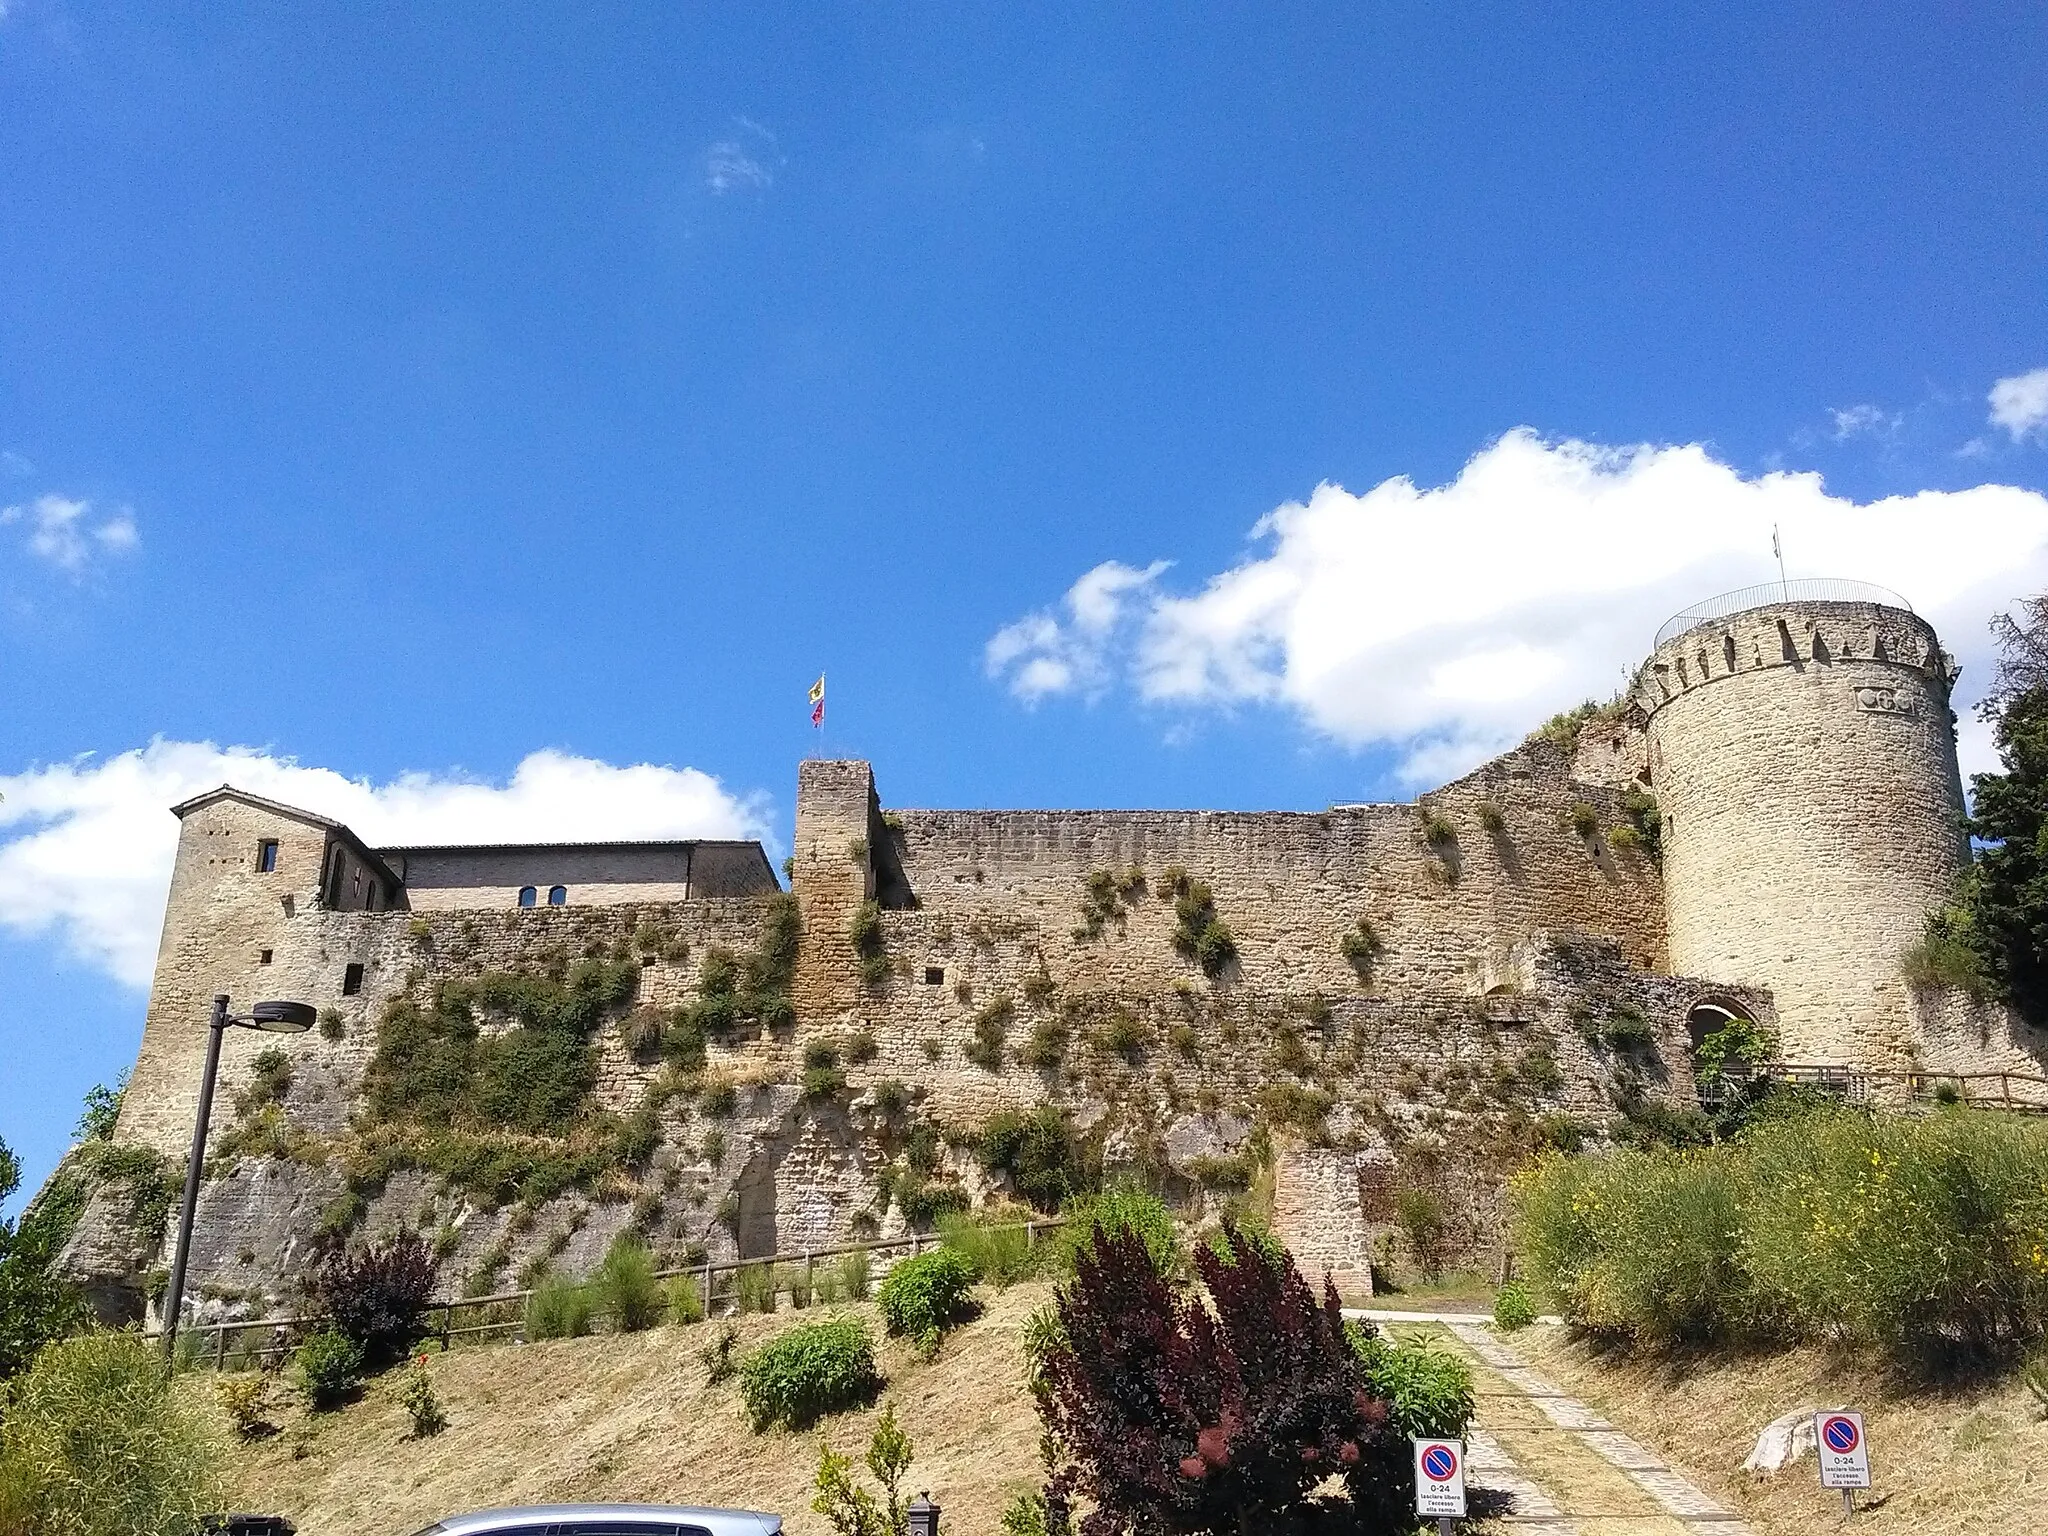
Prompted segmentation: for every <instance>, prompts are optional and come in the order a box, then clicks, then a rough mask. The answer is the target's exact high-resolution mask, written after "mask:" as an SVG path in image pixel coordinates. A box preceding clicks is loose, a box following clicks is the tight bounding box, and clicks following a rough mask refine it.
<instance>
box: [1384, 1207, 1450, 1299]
mask: <svg viewBox="0 0 2048 1536" xmlns="http://www.w3.org/2000/svg"><path fill="white" fill-rule="evenodd" d="M1394 1219H1395V1221H1396V1222H1397V1223H1398V1224H1399V1226H1400V1228H1401V1236H1402V1237H1403V1238H1404V1239H1405V1240H1406V1241H1407V1244H1408V1252H1409V1254H1410V1255H1411V1256H1412V1257H1413V1258H1414V1260H1415V1268H1416V1270H1417V1272H1418V1273H1420V1274H1421V1275H1422V1277H1423V1278H1424V1279H1425V1280H1434V1279H1436V1278H1437V1277H1438V1276H1439V1275H1441V1274H1442V1273H1443V1272H1444V1249H1445V1243H1446V1240H1447V1238H1448V1236H1449V1232H1450V1221H1449V1219H1448V1218H1447V1217H1446V1216H1445V1214H1444V1203H1443V1201H1441V1200H1439V1199H1438V1198H1437V1197H1436V1196H1435V1195H1434V1194H1432V1193H1431V1192H1430V1191H1429V1190H1426V1189H1414V1188H1409V1189H1404V1190H1402V1191H1401V1192H1400V1194H1399V1195H1397V1196H1396V1197H1395V1200H1394Z"/></svg>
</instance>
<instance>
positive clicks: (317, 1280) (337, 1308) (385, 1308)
mask: <svg viewBox="0 0 2048 1536" xmlns="http://www.w3.org/2000/svg"><path fill="white" fill-rule="evenodd" d="M434 1269H435V1263H434V1252H433V1249H432V1248H431V1247H429V1246H428V1244H427V1243H426V1241H425V1240H424V1239H423V1238H422V1237H421V1236H420V1235H419V1234H418V1233H417V1232H400V1233H398V1234H397V1235H396V1236H394V1237H391V1238H389V1239H387V1240H386V1241H384V1242H382V1243H370V1244H367V1245H365V1246H364V1247H361V1248H358V1249H355V1250H353V1251H351V1252H344V1253H337V1254H331V1255H329V1256H328V1258H326V1259H325V1260H324V1261H322V1263H321V1265H320V1267H319V1268H318V1269H317V1270H315V1271H314V1274H313V1296H314V1299H315V1303H316V1305H317V1306H318V1307H319V1309H320V1310H321V1311H322V1312H324V1313H325V1314H326V1315H327V1318H328V1320H329V1322H331V1323H332V1324H333V1326H334V1328H335V1330H336V1331H337V1332H339V1333H341V1334H343V1335H344V1336H345V1337H347V1338H349V1339H351V1340H353V1341H354V1342H355V1344H356V1346H357V1347H358V1348H359V1349H361V1351H362V1354H363V1364H364V1366H365V1367H366V1368H367V1369H370V1370H377V1369H380V1368H381V1367H383V1366H386V1365H389V1364H390V1363H391V1362H392V1361H394V1360H397V1359H399V1358H401V1357H402V1356H403V1355H404V1353H405V1351H406V1350H408V1349H409V1348H411V1347H412V1344H413V1342H414V1341H415V1340H416V1339H418V1338H419V1336H420V1332H421V1329H422V1327H423V1321H422V1320H423V1318H424V1317H425V1314H426V1310H427V1303H428V1301H429V1300H431V1299H432V1297H433V1294H434Z"/></svg>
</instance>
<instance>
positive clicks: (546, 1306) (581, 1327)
mask: <svg viewBox="0 0 2048 1536" xmlns="http://www.w3.org/2000/svg"><path fill="white" fill-rule="evenodd" d="M595 1310H596V1309H595V1307H594V1306H593V1305H592V1303H591V1300H590V1292H589V1291H588V1290H587V1289H585V1288H584V1287H583V1286H580V1285H578V1284H577V1283H576V1282H575V1281H573V1280H571V1279H569V1278H568V1277H567V1276H565V1275H543V1276H541V1281H540V1284H539V1285H537V1286H535V1287H534V1288H533V1294H532V1295H530V1296H528V1297H527V1298H526V1313H525V1325H526V1337H527V1339H528V1341H529V1342H530V1341H532V1340H535V1339H580V1338H582V1337H583V1336H584V1335H585V1334H587V1333H589V1332H590V1318H591V1314H592V1313H593V1312H594V1311H595Z"/></svg>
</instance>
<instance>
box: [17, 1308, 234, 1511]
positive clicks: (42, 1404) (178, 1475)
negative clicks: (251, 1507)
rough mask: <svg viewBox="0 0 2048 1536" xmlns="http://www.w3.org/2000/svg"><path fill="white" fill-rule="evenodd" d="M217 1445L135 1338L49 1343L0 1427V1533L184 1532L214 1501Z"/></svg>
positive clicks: (158, 1358)
mask: <svg viewBox="0 0 2048 1536" xmlns="http://www.w3.org/2000/svg"><path fill="white" fill-rule="evenodd" d="M221 1462H222V1457H221V1453H220V1447H219V1446H218V1444H217V1443H216V1442H215V1440H214V1439H213V1437H212V1436H211V1435H210V1434H209V1433H208V1432H207V1430H206V1428H205V1426H204V1425H203V1424H202V1423H201V1422H200V1420H199V1419H198V1418H197V1416H196V1415H194V1414H193V1413H192V1412H191V1411H190V1409H189V1407H188V1406H187V1405H186V1404H184V1403H183V1402H181V1401H180V1399H179V1396H178V1394H177V1393H176V1392H175V1391H174V1390H173V1388H172V1385H171V1382H170V1381H169V1379H168V1378H167V1377H166V1376H165V1374H164V1364H163V1356H162V1354H161V1353H160V1352H158V1351H157V1350H154V1349H152V1348H150V1347H149V1346H148V1345H147V1344H145V1343H144V1342H143V1341H142V1340H141V1339H139V1338H137V1337H136V1336H134V1335H133V1334H114V1333H92V1334H87V1335H84V1336H82V1337H79V1338H74V1339H67V1340H64V1341H63V1342H61V1343H56V1344H52V1345H51V1346H50V1347H49V1348H47V1349H45V1350H44V1351H43V1352H42V1353H41V1354H40V1355H38V1356H37V1357H36V1361H35V1364H34V1365H33V1366H32V1367H31V1368H30V1369H29V1370H28V1371H27V1372H25V1373H24V1374H22V1375H21V1376H19V1377H18V1378H16V1380H15V1381H14V1382H13V1383H12V1384H11V1386H10V1389H9V1394H8V1401H7V1416H6V1418H5V1419H4V1420H0V1529H5V1530H7V1531H9V1532H14V1531H19V1532H23V1533H33V1536H189V1533H190V1532H192V1531H193V1530H195V1529H197V1527H198V1524H199V1520H200V1517H201V1516H202V1515H204V1514H206V1513H208V1512H210V1511H212V1510H216V1509H218V1508H220V1506H221V1500H222V1498H223V1497H224V1488H223V1484H222V1480H221Z"/></svg>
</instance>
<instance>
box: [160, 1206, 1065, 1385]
mask: <svg viewBox="0 0 2048 1536" xmlns="http://www.w3.org/2000/svg"><path fill="white" fill-rule="evenodd" d="M1065 1225H1066V1218H1065V1217H1063V1216H1048V1217H1045V1218H1043V1219H1042V1220H1034V1221H1021V1222H1013V1223H1010V1224H1009V1225H1007V1226H999V1227H984V1228H981V1229H979V1230H981V1231H985V1232H990V1233H995V1232H1022V1233H1023V1234H1024V1244H1025V1246H1026V1247H1027V1248H1031V1247H1036V1246H1037V1244H1038V1239H1039V1237H1040V1235H1041V1234H1043V1233H1046V1232H1050V1231H1053V1230H1055V1229H1057V1228H1060V1227H1063V1226H1065ZM943 1241H944V1239H943V1238H942V1237H941V1236H940V1235H939V1234H938V1233H936V1232H906V1233H905V1234H904V1235H903V1236H901V1237H887V1238H876V1239H874V1240H873V1241H871V1242H863V1243H840V1244H836V1245H833V1246H830V1247H825V1248H806V1249H803V1250H801V1251H800V1252H794V1253H764V1254H757V1255H755V1256H754V1257H752V1258H744V1259H716V1260H712V1259H707V1260H706V1261H705V1262H703V1263H702V1264H686V1265H681V1266H679V1267H676V1268H671V1269H658V1270H656V1271H655V1278H656V1279H657V1280H679V1279H683V1278H685V1277H690V1276H694V1277H696V1278H697V1280H698V1282H699V1285H700V1287H701V1289H700V1291H699V1295H698V1300H699V1302H700V1304H701V1305H702V1307H703V1311H704V1315H705V1316H707V1317H709V1316H710V1315H711V1314H712V1311H713V1309H714V1308H715V1307H716V1305H717V1303H718V1299H719V1297H718V1277H719V1276H721V1275H737V1274H738V1273H739V1272H740V1271H741V1270H767V1271H768V1272H769V1276H770V1280H769V1283H770V1285H771V1286H772V1287H773V1290H774V1293H775V1294H777V1295H780V1294H781V1293H782V1292H784V1291H788V1290H790V1289H791V1287H790V1285H789V1283H788V1281H787V1279H786V1278H785V1276H786V1275H787V1273H788V1272H789V1271H791V1270H795V1269H798V1268H799V1267H800V1268H801V1269H802V1270H803V1273H804V1281H805V1288H806V1289H809V1290H812V1291H813V1293H815V1287H814V1284H813V1283H812V1282H814V1281H815V1277H816V1273H817V1266H818V1262H819V1261H820V1260H825V1259H840V1258H845V1257H848V1256H850V1255H852V1254H856V1253H866V1254H869V1255H874V1254H883V1253H893V1254H903V1256H904V1257H915V1256H916V1255H917V1254H919V1253H922V1252H923V1251H924V1250H925V1249H926V1248H935V1247H938V1246H940V1244H941V1243H942V1242H943ZM906 1249H907V1250H909V1251H908V1253H907V1254H905V1253H904V1252H903V1251H904V1250H906ZM532 1294H533V1291H532V1290H531V1289H527V1290H517V1291H498V1292H494V1293H493V1294H491V1295H488V1296H464V1297H459V1298H456V1299H454V1300H449V1301H435V1302H430V1303H428V1305H427V1309H426V1313H425V1317H426V1318H428V1319H434V1318H438V1319H439V1323H438V1326H435V1325H433V1324H431V1323H430V1324H429V1326H427V1327H426V1328H424V1329H423V1330H422V1332H421V1337H422V1338H427V1339H439V1340H440V1341H441V1345H442V1347H443V1348H444V1349H445V1348H450V1347H452V1346H453V1344H454V1342H455V1341H456V1340H457V1339H462V1338H476V1337H479V1336H482V1335H487V1334H495V1333H507V1332H511V1331H513V1330H515V1329H518V1328H522V1327H524V1326H525V1322H526V1317H525V1312H526V1300H527V1298H528V1297H529V1296H531V1295H532ZM730 1294H731V1293H730V1291H729V1292H728V1296H730ZM491 1311H496V1312H499V1313H508V1312H509V1313H510V1315H508V1316H500V1317H496V1318H492V1319H491V1320H489V1321H484V1322H466V1323H461V1324H458V1323H457V1322H456V1317H457V1316H458V1314H469V1315H474V1314H475V1313H479V1312H491ZM324 1321H326V1319H325V1317H324V1316H323V1315H322V1314H320V1313H294V1314H292V1315H290V1316H285V1317H252V1318H244V1319H242V1320H240V1321H235V1322H218V1323H185V1324H182V1325H180V1327H179V1329H178V1333H179V1336H180V1337H181V1338H182V1337H185V1336H188V1335H189V1336H192V1337H195V1338H199V1339H205V1338H206V1336H207V1335H209V1334H210V1335H211V1336H212V1339H211V1342H210V1343H208V1344H202V1345H200V1346H198V1347H197V1349H196V1350H195V1353H196V1354H197V1356H198V1357H199V1358H200V1359H204V1358H206V1357H207V1356H209V1355H210V1356H211V1357H212V1359H213V1364H214V1368H215V1369H216V1370H220V1369H225V1368H226V1366H227V1363H228V1359H229V1356H230V1355H231V1354H232V1355H233V1357H234V1358H235V1359H237V1360H269V1359H272V1358H276V1357H281V1356H284V1355H287V1354H289V1353H291V1351H292V1350H293V1349H294V1348H296V1347H297V1340H298V1339H300V1338H302V1337H303V1336H304V1335H305V1334H306V1333H307V1332H308V1331H309V1330H311V1329H312V1328H313V1327H314V1326H315V1325H317V1324H319V1323H322V1322H324ZM266 1329H267V1330H269V1331H270V1333H271V1336H272V1337H271V1342H270V1343H268V1344H264V1345H259V1346H256V1347H253V1348H251V1347H247V1346H242V1345H239V1344H238V1345H236V1346H235V1347H234V1348H232V1349H231V1348H230V1346H229V1339H230V1337H231V1336H237V1337H238V1336H239V1335H241V1334H244V1333H254V1332H259V1331H262V1330H266ZM161 1336H162V1335H161V1334H160V1333H149V1334H145V1335H144V1337H146V1338H152V1339H153V1338H160V1337H161Z"/></svg>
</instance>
